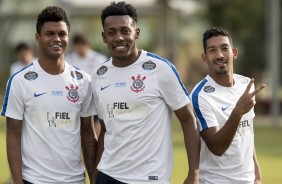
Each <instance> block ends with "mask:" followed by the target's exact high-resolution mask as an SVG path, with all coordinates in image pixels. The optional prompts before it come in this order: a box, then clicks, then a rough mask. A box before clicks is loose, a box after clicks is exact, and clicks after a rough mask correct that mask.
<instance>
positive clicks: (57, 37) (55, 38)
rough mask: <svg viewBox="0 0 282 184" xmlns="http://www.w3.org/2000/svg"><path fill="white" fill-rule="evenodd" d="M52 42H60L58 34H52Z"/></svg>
mask: <svg viewBox="0 0 282 184" xmlns="http://www.w3.org/2000/svg"><path fill="white" fill-rule="evenodd" d="M53 40H54V41H58V42H59V41H61V39H60V36H59V35H58V34H54V37H53Z"/></svg>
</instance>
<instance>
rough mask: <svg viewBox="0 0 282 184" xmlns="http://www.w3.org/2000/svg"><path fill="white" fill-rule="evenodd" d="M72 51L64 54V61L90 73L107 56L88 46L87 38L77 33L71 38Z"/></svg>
mask: <svg viewBox="0 0 282 184" xmlns="http://www.w3.org/2000/svg"><path fill="white" fill-rule="evenodd" d="M72 46H73V52H71V53H70V54H68V55H66V58H65V59H66V61H67V62H68V63H69V64H71V65H73V66H75V67H77V68H79V69H81V70H83V71H85V72H86V73H88V74H89V75H91V74H92V73H93V71H94V69H95V68H96V67H97V66H99V65H101V64H102V63H104V62H105V61H106V60H107V57H106V56H104V55H103V54H101V53H99V52H97V51H95V50H93V49H91V48H90V44H89V41H88V40H87V38H86V37H85V36H84V35H83V34H80V33H77V34H75V35H74V36H73V38H72Z"/></svg>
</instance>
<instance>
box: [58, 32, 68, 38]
mask: <svg viewBox="0 0 282 184" xmlns="http://www.w3.org/2000/svg"><path fill="white" fill-rule="evenodd" d="M59 36H60V37H66V36H67V33H66V32H61V33H59Z"/></svg>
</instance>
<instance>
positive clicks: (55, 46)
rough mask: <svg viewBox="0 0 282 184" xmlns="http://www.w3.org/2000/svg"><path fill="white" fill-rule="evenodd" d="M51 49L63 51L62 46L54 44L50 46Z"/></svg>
mask: <svg viewBox="0 0 282 184" xmlns="http://www.w3.org/2000/svg"><path fill="white" fill-rule="evenodd" d="M50 47H51V48H52V50H61V48H62V45H61V44H52V45H50Z"/></svg>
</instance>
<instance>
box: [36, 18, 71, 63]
mask: <svg viewBox="0 0 282 184" xmlns="http://www.w3.org/2000/svg"><path fill="white" fill-rule="evenodd" d="M35 37H36V41H37V43H38V44H39V47H40V51H41V56H40V57H43V58H46V59H50V60H58V59H59V58H63V55H64V52H65V50H66V47H67V45H68V41H69V32H68V27H67V24H66V23H65V22H64V21H60V22H46V23H44V25H43V26H42V28H41V32H40V33H36V35H35Z"/></svg>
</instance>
